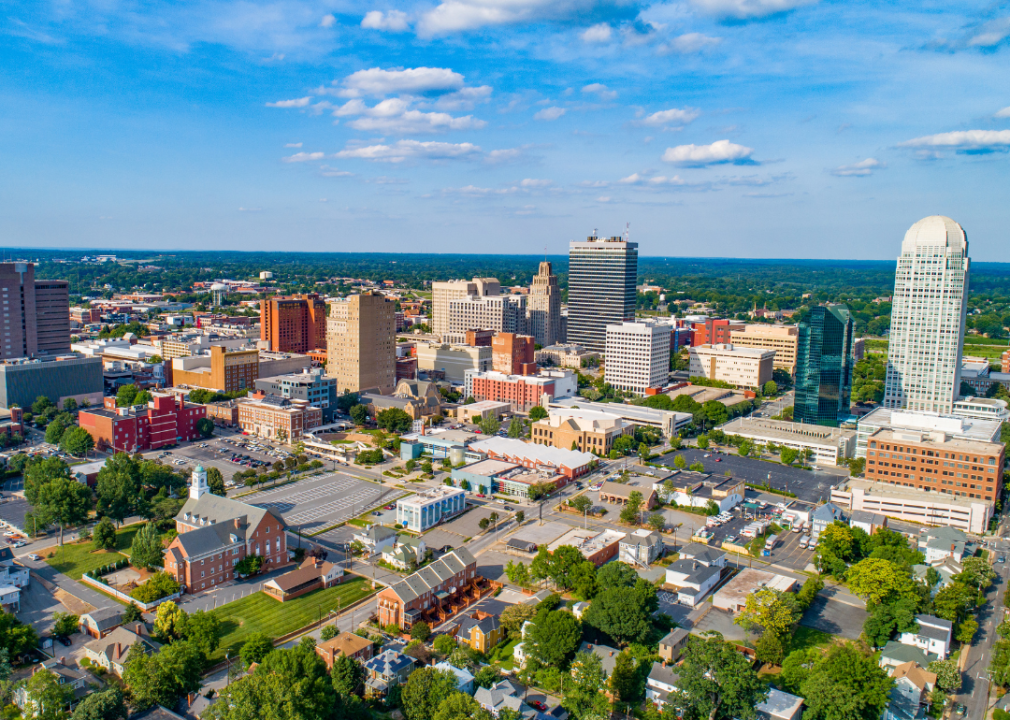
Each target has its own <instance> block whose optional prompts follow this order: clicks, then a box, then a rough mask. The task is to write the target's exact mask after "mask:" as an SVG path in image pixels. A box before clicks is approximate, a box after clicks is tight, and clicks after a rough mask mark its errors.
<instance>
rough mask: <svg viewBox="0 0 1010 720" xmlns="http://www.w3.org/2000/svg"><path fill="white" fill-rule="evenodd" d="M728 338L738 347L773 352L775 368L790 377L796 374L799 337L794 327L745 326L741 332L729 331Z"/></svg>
mask: <svg viewBox="0 0 1010 720" xmlns="http://www.w3.org/2000/svg"><path fill="white" fill-rule="evenodd" d="M730 338H731V339H730V342H731V343H732V344H733V345H736V346H739V347H748V348H763V349H765V350H774V351H775V367H776V368H780V369H782V370H785V371H786V372H788V373H789V374H790V375H795V374H796V351H797V348H798V347H799V339H800V337H799V330H798V329H797V327H796V326H795V325H761V324H755V325H747V326H745V327H744V329H743V330H732V331H730Z"/></svg>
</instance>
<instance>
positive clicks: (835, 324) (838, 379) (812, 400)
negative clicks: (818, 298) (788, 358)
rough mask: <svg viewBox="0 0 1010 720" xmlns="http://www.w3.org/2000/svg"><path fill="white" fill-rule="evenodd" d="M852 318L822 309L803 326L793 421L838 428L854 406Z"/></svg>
mask: <svg viewBox="0 0 1010 720" xmlns="http://www.w3.org/2000/svg"><path fill="white" fill-rule="evenodd" d="M854 327H855V325H854V323H853V320H852V314H851V313H850V312H849V309H848V308H847V307H845V306H844V305H829V306H827V307H825V306H823V305H819V306H817V307H815V308H812V309H811V310H810V314H809V315H807V317H806V318H804V319H803V320H802V321H801V322H800V326H799V345H798V355H797V363H796V397H795V401H794V403H793V407H794V414H793V420H794V421H795V422H798V423H807V424H810V425H829V426H832V427H838V424H839V422H840V421H842V420H844V419H845V418H847V417H848V416H849V407H850V405H851V404H852V369H853V366H854V365H855V360H854V358H853V357H852V336H853V331H854Z"/></svg>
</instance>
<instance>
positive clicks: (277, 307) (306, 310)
mask: <svg viewBox="0 0 1010 720" xmlns="http://www.w3.org/2000/svg"><path fill="white" fill-rule="evenodd" d="M260 340H264V341H266V342H268V343H269V344H270V346H269V348H268V349H269V350H273V351H275V352H294V353H307V352H309V351H310V350H315V349H317V348H324V347H326V301H325V300H323V299H322V298H321V297H319V295H317V294H315V293H310V294H308V295H295V296H293V297H272V298H269V299H267V300H264V301H262V302H261V303H260Z"/></svg>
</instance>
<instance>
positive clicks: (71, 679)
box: [14, 657, 90, 717]
mask: <svg viewBox="0 0 1010 720" xmlns="http://www.w3.org/2000/svg"><path fill="white" fill-rule="evenodd" d="M65 661H66V658H62V657H60V658H50V659H48V660H43V661H42V662H40V663H39V664H38V665H36V666H35V667H33V668H32V672H31V674H32V675H34V674H35V673H37V672H43V671H46V672H51V673H52V674H53V675H55V676H56V682H57V683H58V684H60V685H63V686H64V687H68V686H69V687H70V688H72V689H73V691H74V697H73V698H72V699H71V701H70V705H71V706H73V705H76V704H77V703H79V702H80V701H81V700H83V699H84V696H85V695H87V694H88V692H90V690H89V688H88V674H87V673H86V672H84V671H83V670H78V669H77V668H72V667H70V666H68V665H66V664H65ZM26 685H27V684H26V683H19V684H18V685H17V686H16V689H15V690H14V704H15V705H17V706H18V707H19V708H21V710H22V713H23V714H24V716H25V717H34V716H35V715H37V714H38V708H36V707H35V704H34V703H33V702H31V701H30V699H29V697H28V689H27V687H26Z"/></svg>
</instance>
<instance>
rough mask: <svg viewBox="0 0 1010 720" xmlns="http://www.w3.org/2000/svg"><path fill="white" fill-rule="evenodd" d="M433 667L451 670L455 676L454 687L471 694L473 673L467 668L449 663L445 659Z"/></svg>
mask: <svg viewBox="0 0 1010 720" xmlns="http://www.w3.org/2000/svg"><path fill="white" fill-rule="evenodd" d="M435 669H436V670H445V671H448V672H451V673H452V674H453V675H455V676H456V689H457V690H459V691H460V692H465V693H466V694H467V695H473V675H472V674H470V672H469V671H468V670H465V669H463V668H458V667H455V666H454V665H450V664H449V663H448V662H446V661H445V660H443V661H442V662H440V663H438V664H437V665H435Z"/></svg>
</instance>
